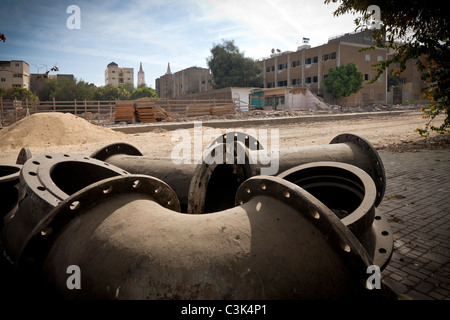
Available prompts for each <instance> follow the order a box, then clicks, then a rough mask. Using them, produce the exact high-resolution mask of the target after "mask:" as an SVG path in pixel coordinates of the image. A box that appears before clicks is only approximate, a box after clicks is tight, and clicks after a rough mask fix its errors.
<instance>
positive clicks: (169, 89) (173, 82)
mask: <svg viewBox="0 0 450 320" xmlns="http://www.w3.org/2000/svg"><path fill="white" fill-rule="evenodd" d="M211 78H212V77H211V73H210V71H209V69H206V68H199V67H190V68H187V69H183V70H181V71H178V72H175V73H172V72H171V70H170V64H168V65H167V72H166V74H165V75H163V76H161V77H159V78H158V79H156V80H155V87H156V93H157V94H158V96H159V97H160V98H163V99H173V98H176V97H180V96H186V95H189V94H193V93H197V92H207V91H209V90H211Z"/></svg>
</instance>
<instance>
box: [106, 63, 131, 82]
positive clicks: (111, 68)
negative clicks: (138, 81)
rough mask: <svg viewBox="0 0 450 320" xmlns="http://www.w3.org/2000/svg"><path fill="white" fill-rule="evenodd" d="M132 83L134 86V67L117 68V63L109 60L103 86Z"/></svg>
mask: <svg viewBox="0 0 450 320" xmlns="http://www.w3.org/2000/svg"><path fill="white" fill-rule="evenodd" d="M124 83H132V84H133V86H134V69H133V68H119V66H118V65H117V63H115V62H111V63H110V64H108V66H107V67H106V70H105V86H107V85H113V86H118V85H119V84H124Z"/></svg>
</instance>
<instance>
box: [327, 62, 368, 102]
mask: <svg viewBox="0 0 450 320" xmlns="http://www.w3.org/2000/svg"><path fill="white" fill-rule="evenodd" d="M323 84H324V85H325V88H326V90H327V91H328V92H330V93H331V94H332V95H333V96H334V97H335V98H336V99H340V100H342V102H343V103H344V104H345V103H346V102H347V97H348V96H349V95H351V94H352V93H356V92H358V91H359V90H361V88H362V84H363V74H362V73H361V72H359V71H358V69H357V67H356V65H355V64H354V63H349V64H347V65H341V66H338V67H335V68H332V69H329V70H328V77H326V78H325V79H324V80H323Z"/></svg>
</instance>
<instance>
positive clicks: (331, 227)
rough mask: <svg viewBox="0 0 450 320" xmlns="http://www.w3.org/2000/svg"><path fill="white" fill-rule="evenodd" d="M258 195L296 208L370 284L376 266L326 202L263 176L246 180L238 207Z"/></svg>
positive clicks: (241, 187)
mask: <svg viewBox="0 0 450 320" xmlns="http://www.w3.org/2000/svg"><path fill="white" fill-rule="evenodd" d="M257 196H265V197H271V198H275V199H278V200H280V201H282V202H284V203H286V204H288V205H290V206H292V207H294V208H296V210H297V211H298V212H299V213H301V214H303V215H304V216H305V218H307V219H309V220H310V221H311V222H312V223H313V225H314V226H316V227H317V228H318V229H319V230H320V231H321V232H322V233H323V235H324V236H325V238H326V239H328V241H329V242H330V245H331V246H332V247H334V248H335V250H336V252H339V253H340V254H341V256H342V257H343V258H344V259H345V260H346V261H347V263H348V264H347V265H348V266H352V267H354V271H355V272H357V273H358V277H359V280H360V282H361V283H362V285H364V286H365V285H366V284H367V283H366V279H367V274H366V270H367V267H368V266H369V265H372V264H373V263H372V259H371V257H370V256H369V255H368V253H367V252H366V250H365V249H364V247H363V246H362V245H361V243H360V242H359V240H358V239H357V238H356V237H355V235H354V234H353V233H352V232H351V231H350V230H349V229H348V228H347V227H346V226H345V225H344V224H343V223H342V222H341V220H340V219H339V218H338V217H337V216H336V215H335V214H334V213H333V212H332V211H331V210H330V209H329V208H327V207H326V206H325V205H324V204H323V203H321V202H320V201H319V200H317V199H316V198H315V197H313V196H312V195H311V194H310V193H308V192H307V191H305V190H304V189H302V188H300V187H299V186H297V185H295V184H294V183H291V182H289V181H286V180H284V179H281V178H279V177H273V176H262V175H261V176H256V177H252V178H250V179H248V180H246V181H245V182H244V183H243V184H242V185H241V186H240V187H239V189H238V192H237V194H236V205H243V204H245V203H247V202H249V201H250V200H251V199H253V198H255V197H257ZM299 232H301V230H299ZM367 289H370V288H368V287H367Z"/></svg>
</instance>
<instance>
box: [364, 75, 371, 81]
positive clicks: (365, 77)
mask: <svg viewBox="0 0 450 320" xmlns="http://www.w3.org/2000/svg"><path fill="white" fill-rule="evenodd" d="M364 80H365V81H369V80H370V74H368V73H365V74H364Z"/></svg>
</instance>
